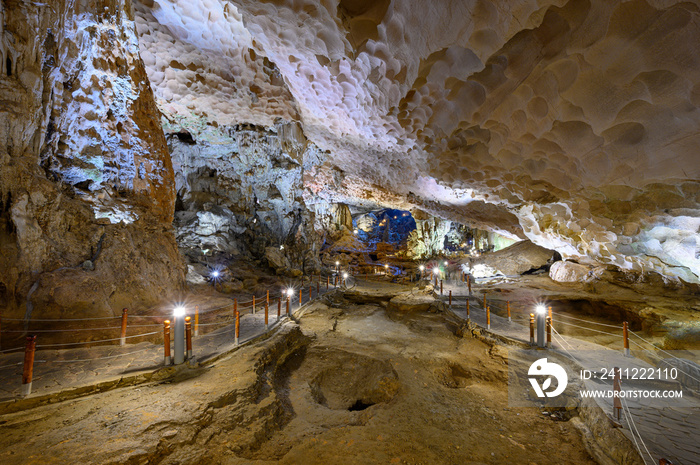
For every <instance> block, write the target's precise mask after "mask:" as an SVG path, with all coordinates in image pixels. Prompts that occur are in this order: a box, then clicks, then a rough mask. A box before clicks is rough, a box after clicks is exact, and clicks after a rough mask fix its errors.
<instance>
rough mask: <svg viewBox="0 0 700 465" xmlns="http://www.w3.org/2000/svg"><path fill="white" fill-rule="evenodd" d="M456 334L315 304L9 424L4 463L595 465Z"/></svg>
mask: <svg viewBox="0 0 700 465" xmlns="http://www.w3.org/2000/svg"><path fill="white" fill-rule="evenodd" d="M454 330H455V328H454V327H452V325H451V324H450V323H448V322H447V321H446V320H445V318H444V317H443V316H442V315H440V314H432V313H428V314H422V315H412V316H407V317H405V318H401V317H399V318H397V317H396V316H393V317H390V316H389V315H388V314H387V313H386V312H385V310H384V309H383V308H382V307H381V306H379V305H374V304H369V305H367V304H352V303H346V304H344V305H338V306H337V307H336V306H334V305H330V306H326V305H324V304H321V303H316V304H313V305H311V306H309V307H308V308H307V309H306V310H305V311H304V314H303V315H302V316H301V318H300V324H299V325H296V324H294V323H291V322H288V323H285V324H283V325H282V327H281V328H280V330H279V332H278V333H277V334H276V335H275V336H274V337H272V338H270V339H268V340H265V341H262V342H259V343H256V344H253V345H250V346H246V347H243V348H241V349H239V350H237V351H235V352H233V353H231V354H230V355H229V356H227V357H225V358H223V359H221V360H219V361H217V362H216V363H215V364H214V365H212V366H209V367H206V368H197V369H189V370H184V371H181V372H180V373H178V374H177V375H176V376H175V377H174V378H170V379H167V380H162V381H160V382H154V383H148V384H142V385H139V386H132V387H127V388H123V389H118V390H113V391H109V392H105V393H102V394H96V395H92V396H87V397H83V398H80V399H76V400H72V401H66V402H62V403H59V404H55V405H47V406H43V407H38V408H35V409H32V410H28V411H24V412H18V413H14V414H8V415H5V416H3V417H2V419H1V422H0V433H1V434H0V462H1V463H3V464H7V465H11V464H24V463H86V464H87V463H115V464H116V463H163V464H170V463H181V464H187V463H193V464H194V463H222V464H243V463H246V464H247V463H261V464H263V463H290V464H291V463H297V464H299V463H304V464H316V463H318V464H321V463H323V464H333V463H343V464H350V463H357V464H368V463H408V464H418V463H425V464H428V463H430V464H433V463H445V464H447V463H523V464H531V463H536V464H560V463H575V464H588V463H595V462H594V461H593V460H592V459H591V458H590V456H589V454H588V452H587V451H586V449H585V447H584V444H583V440H582V438H581V435H580V433H579V431H578V429H577V427H576V424H577V421H576V418H574V419H572V420H570V421H553V419H551V418H550V417H548V416H543V415H542V414H541V413H540V411H539V409H532V408H511V407H509V406H508V402H507V386H506V375H507V371H506V363H505V358H504V354H503V353H502V352H501V350H499V346H489V345H487V344H485V343H484V342H481V341H480V340H478V339H473V338H460V337H457V336H455V334H454Z"/></svg>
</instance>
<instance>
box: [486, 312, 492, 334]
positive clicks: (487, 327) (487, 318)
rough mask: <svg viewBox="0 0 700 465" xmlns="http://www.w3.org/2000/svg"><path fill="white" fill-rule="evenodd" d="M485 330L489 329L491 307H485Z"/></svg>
mask: <svg viewBox="0 0 700 465" xmlns="http://www.w3.org/2000/svg"><path fill="white" fill-rule="evenodd" d="M486 329H491V307H486Z"/></svg>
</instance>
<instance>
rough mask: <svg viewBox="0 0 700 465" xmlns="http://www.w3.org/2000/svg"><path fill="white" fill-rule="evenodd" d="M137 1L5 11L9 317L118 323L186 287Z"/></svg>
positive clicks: (0, 178) (1, 177) (0, 176)
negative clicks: (121, 316) (121, 315)
mask: <svg viewBox="0 0 700 465" xmlns="http://www.w3.org/2000/svg"><path fill="white" fill-rule="evenodd" d="M131 10H132V9H131V4H130V2H129V1H128V0H99V1H87V0H82V1H70V0H58V1H55V2H51V4H45V3H39V2H36V3H32V2H21V1H19V2H18V1H12V0H4V1H3V2H1V3H0V16H1V18H0V23H2V25H3V30H2V40H1V42H0V55H2V58H3V64H4V66H3V67H2V68H3V69H2V72H1V73H0V100H1V101H2V102H3V105H1V106H0V127H2V130H0V198H1V199H2V201H1V206H2V208H0V218H1V221H0V228H1V230H0V248H1V250H2V253H1V254H0V257H1V258H0V270H2V273H0V281H1V283H2V285H1V286H0V306H2V309H3V311H4V312H5V314H11V315H15V316H25V315H26V316H28V317H40V316H41V315H53V316H57V315H60V316H66V315H92V316H97V315H111V314H112V313H113V312H120V311H121V308H122V307H130V308H132V307H133V306H140V305H150V304H153V303H155V302H157V301H158V300H160V299H161V298H162V297H164V296H168V295H170V294H171V293H172V291H176V290H178V289H179V288H180V286H181V284H182V283H183V282H184V268H183V266H182V263H181V259H180V256H179V253H178V251H177V248H176V245H175V241H174V235H173V233H172V227H171V222H172V218H173V209H174V200H175V196H174V194H175V192H174V182H173V173H172V166H171V164H170V159H169V156H168V152H167V146H166V143H165V138H164V136H163V132H162V129H161V126H160V121H159V114H158V111H157V108H156V107H155V102H154V99H153V95H152V92H151V89H150V87H149V85H148V80H147V77H146V73H145V69H144V67H143V64H142V62H141V60H140V58H139V55H138V42H137V39H136V35H135V29H134V23H133V16H132V11H131Z"/></svg>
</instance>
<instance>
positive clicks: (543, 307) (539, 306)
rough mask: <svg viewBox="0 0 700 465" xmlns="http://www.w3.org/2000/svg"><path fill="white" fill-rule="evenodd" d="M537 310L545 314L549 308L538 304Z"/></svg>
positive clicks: (538, 312) (540, 313)
mask: <svg viewBox="0 0 700 465" xmlns="http://www.w3.org/2000/svg"><path fill="white" fill-rule="evenodd" d="M535 312H537V314H538V315H544V314H545V313H546V312H547V308H546V307H545V306H544V305H538V306H537V307H535Z"/></svg>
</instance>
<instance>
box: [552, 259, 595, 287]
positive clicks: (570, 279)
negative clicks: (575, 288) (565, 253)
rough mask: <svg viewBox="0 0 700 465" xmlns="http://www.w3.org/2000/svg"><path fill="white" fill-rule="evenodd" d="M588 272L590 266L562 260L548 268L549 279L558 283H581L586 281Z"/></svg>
mask: <svg viewBox="0 0 700 465" xmlns="http://www.w3.org/2000/svg"><path fill="white" fill-rule="evenodd" d="M590 271H591V267H590V266H585V265H579V264H578V263H575V262H572V261H568V260H562V261H558V262H556V263H554V264H553V265H552V266H551V267H550V268H549V277H550V278H552V279H553V280H554V281H557V282H559V283H581V282H584V281H585V280H586V277H587V276H588V273H589V272H590Z"/></svg>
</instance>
